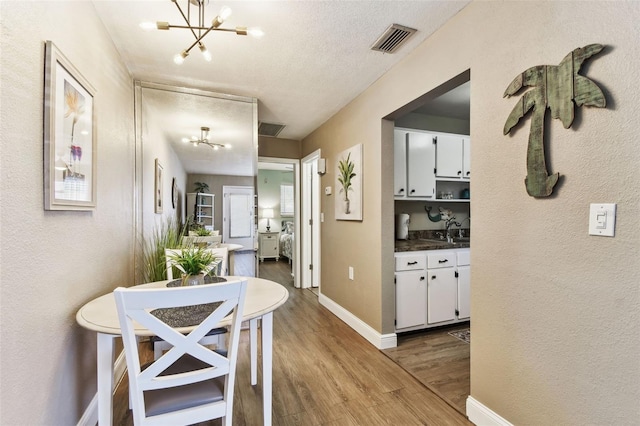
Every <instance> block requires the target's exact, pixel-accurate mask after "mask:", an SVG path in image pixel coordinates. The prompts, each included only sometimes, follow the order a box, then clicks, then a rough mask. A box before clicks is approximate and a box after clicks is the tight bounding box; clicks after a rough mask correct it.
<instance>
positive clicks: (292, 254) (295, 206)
mask: <svg viewBox="0 0 640 426" xmlns="http://www.w3.org/2000/svg"><path fill="white" fill-rule="evenodd" d="M256 187H257V198H258V199H257V206H258V215H259V219H258V222H257V225H258V226H257V228H258V232H263V231H265V230H266V226H267V225H269V228H270V230H271V231H277V232H279V235H278V240H279V241H278V255H281V256H282V258H281V259H280V261H281V262H282V261H287V262H288V263H289V268H290V271H291V275H292V277H293V285H294V287H296V288H299V287H300V286H301V284H300V283H301V281H302V280H301V276H300V238H299V235H300V160H295V159H290V158H271V157H259V158H258V183H257V186H256ZM291 187H292V188H291ZM291 189H292V190H293V191H292V194H293V200H292V199H291V192H290V191H291ZM291 204H292V205H291ZM265 210H271V212H270V215H273V216H274V219H270V218H265V217H263V216H264V211H265ZM291 225H293V226H291ZM260 266H266V264H265V263H264V262H263V263H259V267H260Z"/></svg>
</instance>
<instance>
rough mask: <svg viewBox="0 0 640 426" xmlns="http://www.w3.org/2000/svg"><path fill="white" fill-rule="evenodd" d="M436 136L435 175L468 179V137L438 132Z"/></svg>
mask: <svg viewBox="0 0 640 426" xmlns="http://www.w3.org/2000/svg"><path fill="white" fill-rule="evenodd" d="M436 137H437V143H436V177H439V178H457V179H460V178H465V179H469V178H470V177H471V170H470V161H469V160H470V158H469V155H468V153H469V152H470V151H469V150H470V138H469V137H465V136H460V135H447V134H439V135H437V136H436ZM465 154H466V155H465Z"/></svg>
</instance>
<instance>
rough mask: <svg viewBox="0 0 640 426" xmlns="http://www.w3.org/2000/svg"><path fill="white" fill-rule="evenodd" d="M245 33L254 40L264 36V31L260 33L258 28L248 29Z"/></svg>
mask: <svg viewBox="0 0 640 426" xmlns="http://www.w3.org/2000/svg"><path fill="white" fill-rule="evenodd" d="M247 33H248V34H249V35H250V36H251V37H255V38H260V37H262V36H263V35H264V31H262V30H261V29H260V28H258V27H253V28H249V29H247Z"/></svg>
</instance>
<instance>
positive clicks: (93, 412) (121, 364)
mask: <svg viewBox="0 0 640 426" xmlns="http://www.w3.org/2000/svg"><path fill="white" fill-rule="evenodd" d="M126 372H127V361H126V359H125V357H124V351H122V352H120V355H118V358H116V362H115V363H114V364H113V383H115V386H114V389H113V391H114V392H115V390H116V388H117V387H118V384H119V383H120V381H121V380H122V378H123V377H124V375H125V373H126ZM97 423H98V394H97V393H96V394H95V395H94V396H93V398H92V399H91V402H90V403H89V405H88V406H87V409H86V410H84V413H83V414H82V417H80V420H78V424H77V426H95V425H96V424H97Z"/></svg>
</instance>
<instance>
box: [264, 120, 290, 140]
mask: <svg viewBox="0 0 640 426" xmlns="http://www.w3.org/2000/svg"><path fill="white" fill-rule="evenodd" d="M284 127H285V126H284V124H276V123H263V122H262V121H261V122H260V123H258V135H260V136H271V137H274V138H275V137H276V136H278V134H279V133H280V132H281V131H282V129H284Z"/></svg>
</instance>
